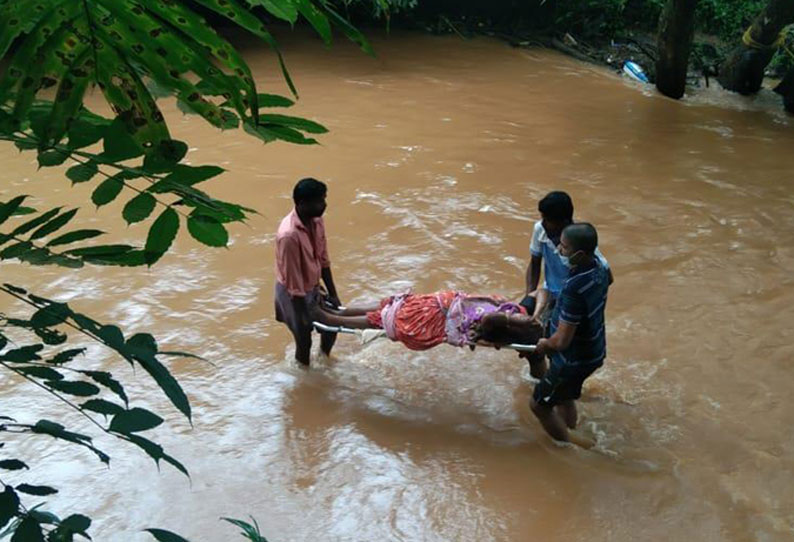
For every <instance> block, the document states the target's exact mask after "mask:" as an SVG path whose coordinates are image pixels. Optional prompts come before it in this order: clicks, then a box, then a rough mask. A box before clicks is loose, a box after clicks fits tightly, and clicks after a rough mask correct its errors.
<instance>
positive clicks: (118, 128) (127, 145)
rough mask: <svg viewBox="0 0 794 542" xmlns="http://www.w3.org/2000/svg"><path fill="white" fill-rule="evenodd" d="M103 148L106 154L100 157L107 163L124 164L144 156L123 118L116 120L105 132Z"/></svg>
mask: <svg viewBox="0 0 794 542" xmlns="http://www.w3.org/2000/svg"><path fill="white" fill-rule="evenodd" d="M102 148H103V149H104V152H103V153H102V154H101V155H100V156H101V158H102V159H103V160H105V161H107V162H123V161H124V160H129V159H131V158H136V157H138V156H140V155H142V154H143V149H142V148H141V147H140V146H139V145H138V143H137V142H136V141H135V139H134V138H133V137H132V136H131V135H130V133H129V132H128V131H127V127H126V126H125V125H124V121H123V120H122V119H121V118H116V120H114V121H113V122H112V123H111V124H110V126H108V127H107V129H106V130H105V135H104V137H103V139H102Z"/></svg>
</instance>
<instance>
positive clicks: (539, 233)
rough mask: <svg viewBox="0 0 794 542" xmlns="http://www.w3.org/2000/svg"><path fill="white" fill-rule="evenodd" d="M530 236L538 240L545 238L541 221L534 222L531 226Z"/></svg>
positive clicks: (544, 230)
mask: <svg viewBox="0 0 794 542" xmlns="http://www.w3.org/2000/svg"><path fill="white" fill-rule="evenodd" d="M532 236H533V237H537V238H538V239H541V238H545V237H546V229H545V228H544V227H543V221H542V220H537V221H535V225H534V226H532Z"/></svg>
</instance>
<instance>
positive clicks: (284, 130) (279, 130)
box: [259, 124, 317, 145]
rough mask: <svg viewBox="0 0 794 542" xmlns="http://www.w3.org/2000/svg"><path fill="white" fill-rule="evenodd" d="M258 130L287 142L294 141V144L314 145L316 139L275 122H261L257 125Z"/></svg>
mask: <svg viewBox="0 0 794 542" xmlns="http://www.w3.org/2000/svg"><path fill="white" fill-rule="evenodd" d="M259 131H260V133H262V134H265V135H266V136H267V137H269V138H271V140H272V139H281V140H282V141H286V142H288V143H295V144H296V145H316V144H317V140H316V139H312V138H309V137H306V136H304V135H303V134H302V133H300V132H299V131H297V130H293V129H292V128H288V127H286V126H278V125H275V124H263V125H261V126H259Z"/></svg>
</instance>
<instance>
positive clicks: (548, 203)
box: [538, 190, 573, 222]
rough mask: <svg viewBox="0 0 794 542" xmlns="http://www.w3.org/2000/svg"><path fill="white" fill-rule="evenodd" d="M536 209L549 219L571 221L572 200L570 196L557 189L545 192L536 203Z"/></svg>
mask: <svg viewBox="0 0 794 542" xmlns="http://www.w3.org/2000/svg"><path fill="white" fill-rule="evenodd" d="M538 211H540V213H541V214H542V215H543V216H544V217H545V218H548V219H549V220H554V221H560V222H566V221H567V222H572V221H573V201H571V196H569V195H568V194H566V193H565V192H560V191H559V190H555V191H554V192H549V193H548V194H546V195H545V196H544V197H543V199H542V200H540V202H539V203H538Z"/></svg>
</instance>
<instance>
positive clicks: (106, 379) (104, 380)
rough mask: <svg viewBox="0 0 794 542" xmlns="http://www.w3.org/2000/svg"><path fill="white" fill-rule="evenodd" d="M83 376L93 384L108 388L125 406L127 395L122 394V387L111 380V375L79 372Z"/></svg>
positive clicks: (114, 380) (113, 379)
mask: <svg viewBox="0 0 794 542" xmlns="http://www.w3.org/2000/svg"><path fill="white" fill-rule="evenodd" d="M81 372H82V373H83V374H84V375H86V376H88V377H89V378H91V379H92V380H93V381H94V382H97V383H98V384H101V385H103V386H105V387H106V388H108V389H109V390H110V391H112V392H113V393H115V394H116V395H118V396H119V398H120V399H121V400H122V401H124V404H127V402H128V399H127V394H126V393H125V392H124V386H122V385H121V382H119V381H118V380H116V379H115V378H113V375H112V374H110V373H108V372H105V371H81Z"/></svg>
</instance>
